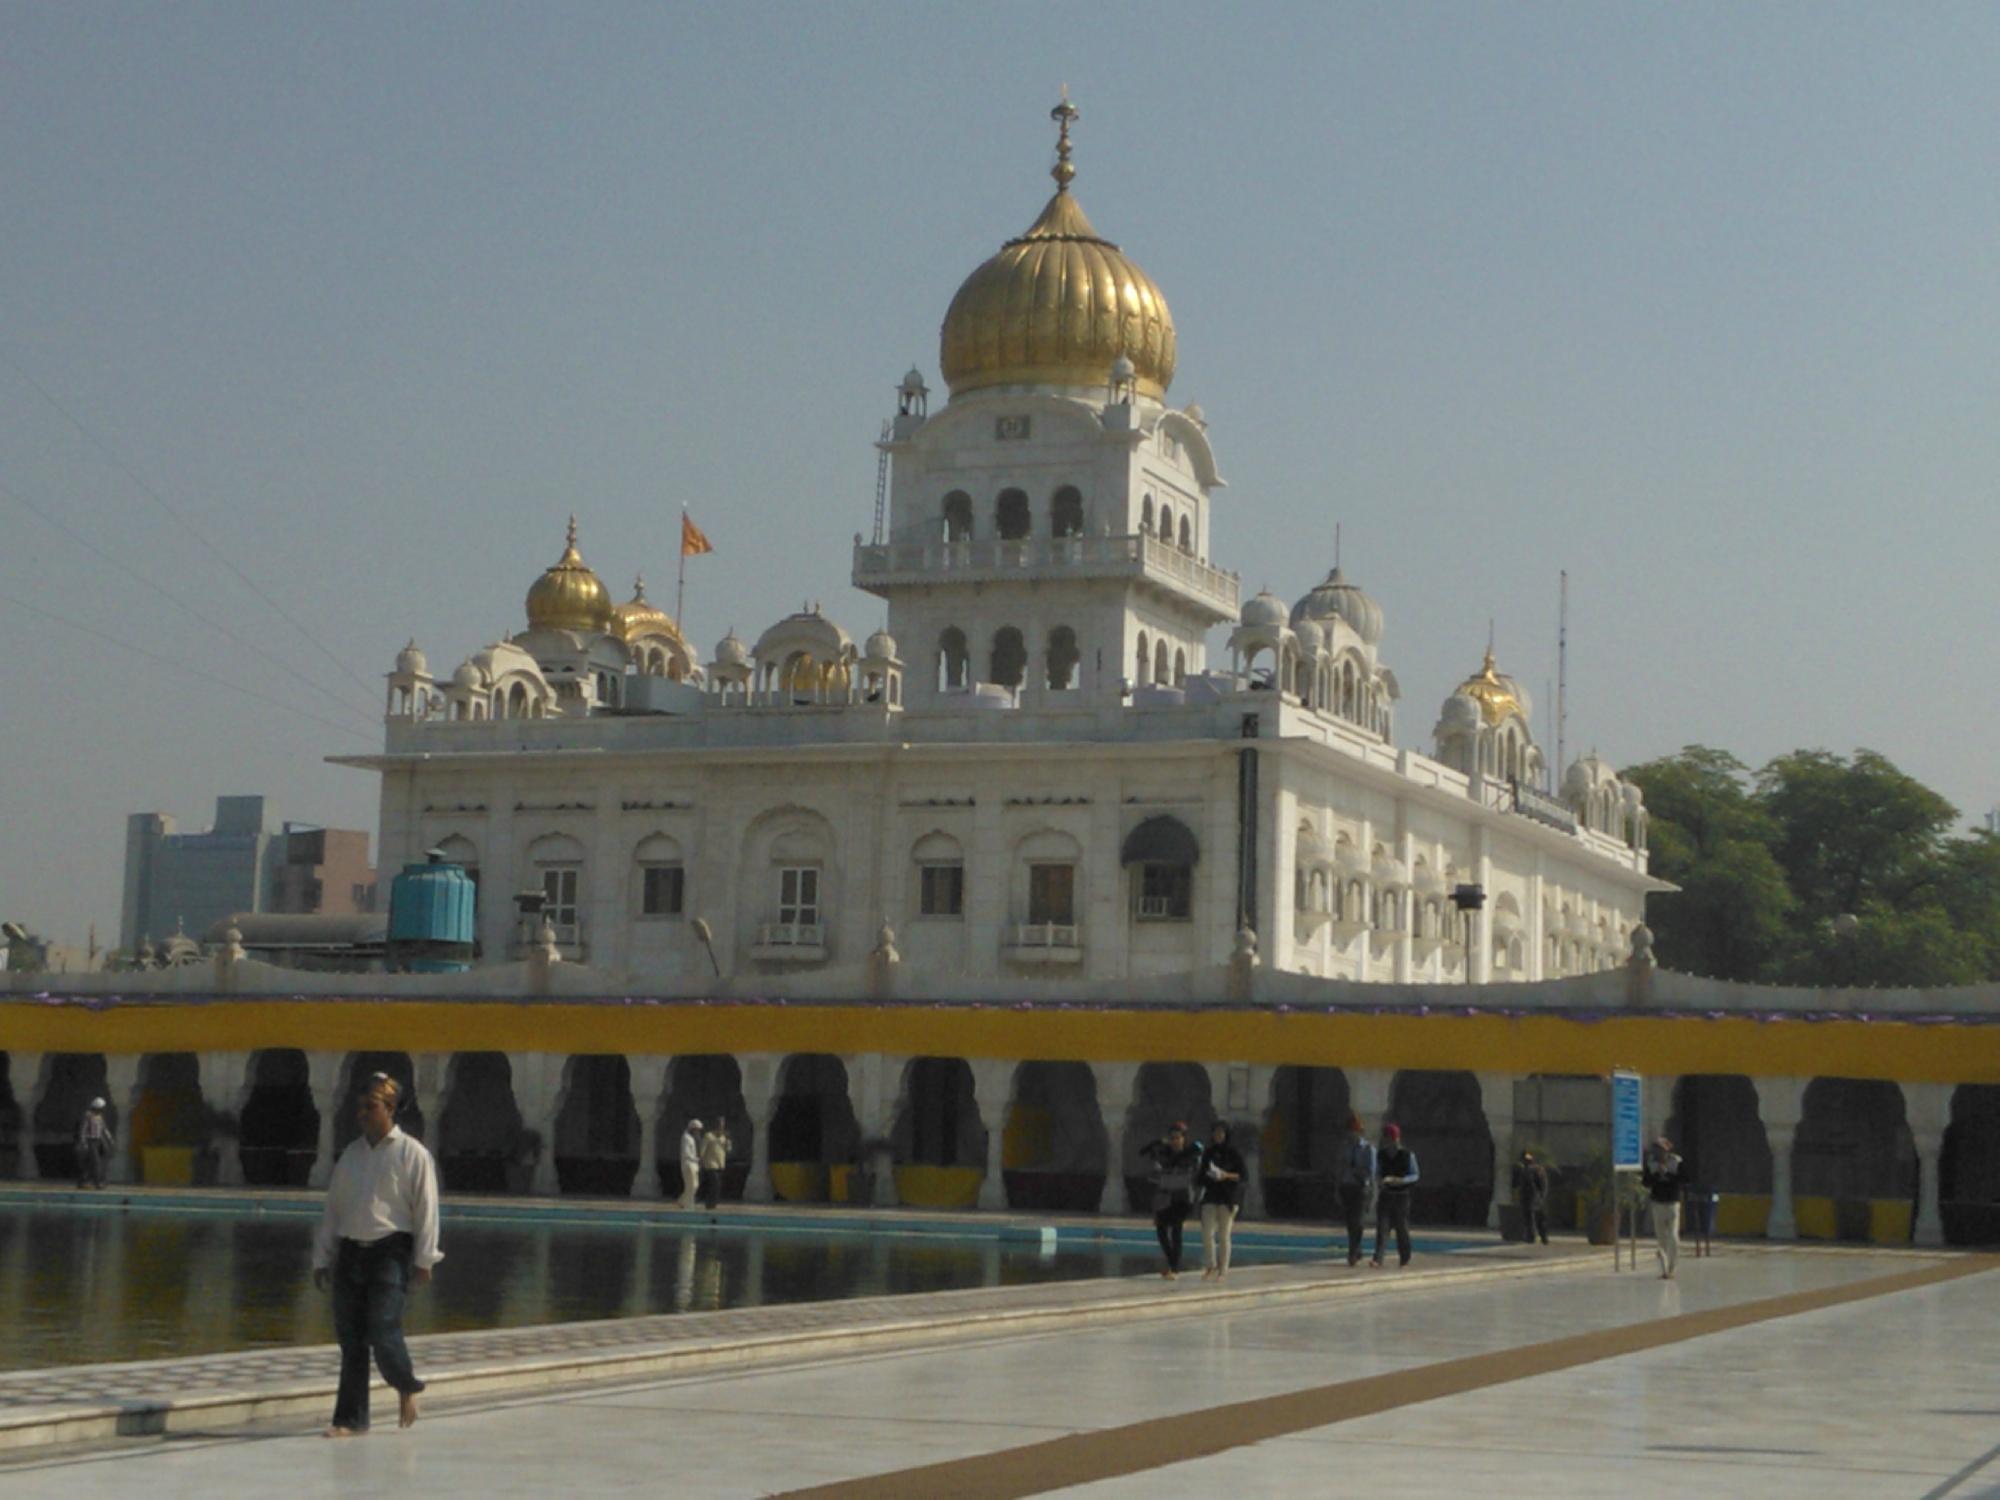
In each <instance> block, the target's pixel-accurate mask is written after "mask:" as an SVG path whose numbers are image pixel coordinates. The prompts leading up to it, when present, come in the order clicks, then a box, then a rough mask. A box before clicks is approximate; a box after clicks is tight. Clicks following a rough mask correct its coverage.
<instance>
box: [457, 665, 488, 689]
mask: <svg viewBox="0 0 2000 1500" xmlns="http://www.w3.org/2000/svg"><path fill="white" fill-rule="evenodd" d="M451 685H452V686H453V687H460V688H476V687H483V686H484V685H485V684H483V683H482V682H481V681H480V680H479V668H478V667H477V666H475V665H473V663H471V662H469V661H462V662H460V663H459V664H458V670H457V671H456V672H454V673H452V674H451Z"/></svg>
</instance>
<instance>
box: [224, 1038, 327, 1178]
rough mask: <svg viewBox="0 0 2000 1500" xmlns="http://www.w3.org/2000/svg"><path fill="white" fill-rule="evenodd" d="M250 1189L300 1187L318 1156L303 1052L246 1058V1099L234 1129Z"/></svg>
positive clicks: (285, 1050)
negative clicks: (247, 1091) (248, 1066)
mask: <svg viewBox="0 0 2000 1500" xmlns="http://www.w3.org/2000/svg"><path fill="white" fill-rule="evenodd" d="M237 1148H238V1153H239V1155H240V1156H241V1158H242V1162H243V1181H244V1184H245V1185H246V1186H249V1187H304V1186H305V1185H306V1184H307V1183H308V1182H310V1181H311V1180H312V1169H313V1161H314V1159H315V1158H316V1157H317V1156H318V1155H319V1109H318V1107H317V1106H315V1105H314V1103H313V1096H312V1074H311V1071H310V1069H309V1067H308V1066H307V1063H306V1055H305V1053H303V1052H301V1051H299V1050H297V1049H296V1048H290V1047H283V1048H272V1049H269V1050H266V1051H263V1052H255V1053H252V1054H251V1057H250V1095H249V1097H248V1098H247V1099H245V1100H244V1101H243V1117H242V1119H241V1120H240V1121H239V1122H238V1125H237Z"/></svg>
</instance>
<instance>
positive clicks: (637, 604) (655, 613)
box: [611, 578, 681, 641]
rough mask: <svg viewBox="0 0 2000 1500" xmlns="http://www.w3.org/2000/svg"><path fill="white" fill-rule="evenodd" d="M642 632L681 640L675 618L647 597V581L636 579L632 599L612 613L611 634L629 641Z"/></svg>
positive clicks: (633, 583) (633, 584)
mask: <svg viewBox="0 0 2000 1500" xmlns="http://www.w3.org/2000/svg"><path fill="white" fill-rule="evenodd" d="M642 631H650V632H652V633H653V634H656V635H657V634H665V635H670V636H672V637H673V638H674V639H675V640H677V641H678V640H679V639H680V638H681V632H680V627H679V626H677V625H675V624H674V620H673V616H672V615H670V614H668V613H667V612H666V611H665V610H663V609H661V608H660V607H659V606H658V605H657V604H655V603H653V601H652V600H650V599H648V598H647V597H646V580H645V579H644V578H635V579H634V580H633V581H632V597H631V598H630V599H627V600H626V601H625V602H624V603H623V604H620V605H618V606H616V607H615V608H613V610H612V611H611V633H612V634H613V635H615V636H617V637H618V639H619V640H621V641H629V640H631V639H632V638H633V637H634V636H636V635H638V634H640V633H641V632H642Z"/></svg>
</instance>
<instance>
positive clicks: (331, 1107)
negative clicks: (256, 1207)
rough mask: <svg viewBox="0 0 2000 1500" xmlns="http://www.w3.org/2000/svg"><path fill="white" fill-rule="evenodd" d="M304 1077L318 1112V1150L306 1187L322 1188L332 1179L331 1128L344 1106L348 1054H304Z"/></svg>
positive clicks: (345, 1104) (345, 1101) (345, 1100)
mask: <svg viewBox="0 0 2000 1500" xmlns="http://www.w3.org/2000/svg"><path fill="white" fill-rule="evenodd" d="M306 1077H307V1080H308V1081H309V1082H310V1083H311V1085H312V1096H313V1104H314V1105H315V1106H316V1107H317V1108H318V1109H319V1150H318V1151H317V1152H316V1153H315V1154H314V1156H313V1165H312V1175H311V1176H310V1177H309V1178H307V1179H306V1183H307V1186H309V1187H316V1188H323V1187H325V1186H326V1185H327V1183H328V1182H329V1181H330V1180H331V1179H332V1177H333V1127H334V1122H335V1121H337V1120H338V1119H339V1118H340V1112H341V1111H342V1110H343V1109H345V1108H346V1107H347V1055H346V1054H345V1053H342V1052H309V1053H307V1054H306Z"/></svg>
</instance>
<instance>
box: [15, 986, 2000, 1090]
mask: <svg viewBox="0 0 2000 1500" xmlns="http://www.w3.org/2000/svg"><path fill="white" fill-rule="evenodd" d="M265 1047H297V1048H300V1049H302V1050H304V1051H308V1052H349V1051H364V1050H366V1051H396V1052H555V1053H601V1052H614V1053H635V1054H655V1055H673V1054H687V1053H700V1052H733V1053H780V1054H786V1053H795V1052H833V1053H866V1052H882V1053H890V1054H899V1055H905V1056H943V1057H967V1058H1007V1059H1020V1060H1024V1061H1025V1060H1031V1059H1032V1060H1075V1061H1080V1062H1181V1061H1210V1062H1247V1063H1271V1064H1283V1063H1293V1064H1301V1065H1308V1066H1320V1067H1341V1068H1451V1069H1458V1068H1469V1069H1474V1070H1491V1071H1494V1072H1502V1073H1602V1072H1605V1071H1606V1070H1608V1069H1610V1068H1613V1067H1630V1068H1636V1069H1638V1070H1639V1071H1641V1072H1644V1073H1650V1074H1655V1075H1666V1074H1682V1073H1744V1074H1749V1075H1751V1076H1753V1077H1758V1076H1762V1077H1808V1078H1809V1077H1822V1076H1823V1077H1840V1078H1887V1079H1894V1080H1896V1081H1898V1082H1910V1083H1996V1082H2000V1026H1987V1025H1913V1024H1910V1023H1908V1022H1899V1021H1880V1020H1874V1021H1849V1020H1834V1021H1805V1020H1782V1021H1758V1020H1749V1019H1743V1018H1737V1017H1730V1018H1726V1019H1707V1018H1703V1017H1694V1016H1689V1017H1660V1016H1620V1017H1614V1018H1611V1019H1606V1020H1597V1021H1576V1020H1570V1019H1567V1018H1564V1017H1561V1016H1511V1017H1510V1016H1488V1015H1477V1016H1438V1015H1432V1016H1413V1015H1372V1014H1354V1013H1336V1014H1332V1015H1327V1014H1283V1015H1281V1014H1278V1013H1275V1012H1272V1011H1267V1010H1225V1009H1217V1010H1209V1011H1179V1010H1158V1011H1141V1010H1035V1011H1024V1010H1012V1009H1007V1008H1003V1007H994V1008H985V1007H969V1006H968V1007H948V1006H907V1007H903V1006H892V1007H884V1006H865V1005H826V1006H820V1005H810V1006H809V1005H796V1006H787V1005H615V1004H605V1005H557V1004H513V1003H504V1004H503V1003H493V1004H482V1003H476V1002H475V1003H468V1002H439V1001H374V1002H371V1001H356V1000H339V1001H268V1000H265V1001H260V1000H243V1001H211V1002H209V1003H207V1004H201V1005H135V1006H125V1007H117V1008H114V1009H111V1010H107V1011H98V1012H92V1011H88V1010H85V1009H82V1008H80V1007H67V1006H45V1005H0V1051H37V1052H106V1053H134V1052H140V1053H144V1052H249V1051H255V1050H257V1049H260V1048H265Z"/></svg>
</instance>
